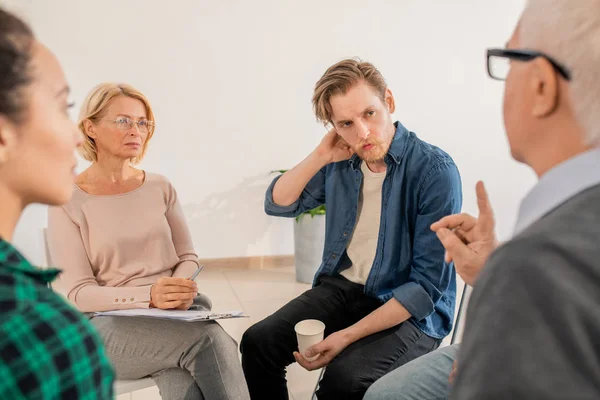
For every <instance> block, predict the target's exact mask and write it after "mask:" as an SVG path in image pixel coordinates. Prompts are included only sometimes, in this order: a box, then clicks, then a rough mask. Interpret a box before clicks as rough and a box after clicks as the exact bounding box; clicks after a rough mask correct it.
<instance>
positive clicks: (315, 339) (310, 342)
mask: <svg viewBox="0 0 600 400" xmlns="http://www.w3.org/2000/svg"><path fill="white" fill-rule="evenodd" d="M294 330H295V331H296V337H297V338H298V352H299V353H300V354H302V356H303V357H304V358H305V359H306V360H308V361H315V360H316V359H317V358H319V356H320V354H317V355H315V356H313V357H306V356H305V355H304V353H305V352H306V350H308V348H309V347H311V346H314V345H315V344H317V343H319V342H321V341H323V335H324V334H325V324H324V323H322V322H321V321H319V320H316V319H305V320H304V321H300V322H298V323H297V324H296V326H295V327H294Z"/></svg>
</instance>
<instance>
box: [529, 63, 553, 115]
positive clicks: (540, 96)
mask: <svg viewBox="0 0 600 400" xmlns="http://www.w3.org/2000/svg"><path fill="white" fill-rule="evenodd" d="M532 67H533V70H532V73H531V90H532V91H533V107H532V110H531V112H532V114H533V116H534V117H536V118H544V117H547V116H548V115H550V114H552V113H553V112H554V111H555V110H556V108H557V107H558V103H559V97H558V96H559V93H558V74H557V73H556V71H555V70H554V67H552V64H550V62H548V60H545V59H543V58H541V57H540V58H538V59H537V60H535V61H534V62H533V66H532Z"/></svg>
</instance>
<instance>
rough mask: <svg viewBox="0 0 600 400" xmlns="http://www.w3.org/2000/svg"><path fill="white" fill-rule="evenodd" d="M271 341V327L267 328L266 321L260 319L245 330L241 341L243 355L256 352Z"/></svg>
mask: <svg viewBox="0 0 600 400" xmlns="http://www.w3.org/2000/svg"><path fill="white" fill-rule="evenodd" d="M268 343H269V329H267V326H266V323H265V321H260V322H258V323H256V324H254V325H252V326H251V327H250V328H248V329H247V330H246V332H244V334H243V335H242V341H241V343H240V351H241V353H242V356H244V355H250V354H256V353H257V352H260V351H261V350H262V349H264V348H265V347H268Z"/></svg>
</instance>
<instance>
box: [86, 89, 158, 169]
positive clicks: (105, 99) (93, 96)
mask: <svg viewBox="0 0 600 400" xmlns="http://www.w3.org/2000/svg"><path fill="white" fill-rule="evenodd" d="M120 96H125V97H131V98H132V99H137V100H139V101H141V102H142V103H143V104H144V107H145V108H146V116H147V118H148V120H150V121H154V122H155V123H156V121H155V119H154V112H152V106H151V105H150V102H149V101H148V99H147V98H146V96H144V94H143V93H142V92H140V91H139V90H137V89H136V88H134V87H133V86H131V85H127V84H124V83H101V84H99V85H98V86H96V87H95V88H93V89H92V90H91V91H90V92H89V93H88V95H87V97H86V98H85V100H84V102H83V105H82V106H81V110H80V112H79V123H78V127H79V130H80V131H81V133H82V134H83V137H84V140H83V143H82V144H81V146H80V147H79V148H78V149H77V151H78V152H79V154H80V155H81V156H82V157H83V158H84V159H86V160H87V161H91V162H95V161H98V148H97V147H96V142H95V141H94V139H92V138H91V137H90V136H89V135H88V133H87V132H86V130H85V121H87V120H90V121H92V123H98V121H100V119H101V118H102V117H104V115H105V114H106V109H107V108H108V106H109V105H110V103H111V101H112V100H114V99H115V98H117V97H120ZM153 135H154V129H152V130H150V132H148V137H147V138H146V141H145V142H144V146H143V147H142V153H141V154H140V155H139V156H138V157H135V158H132V159H131V163H132V164H138V163H139V162H140V161H142V159H143V158H144V156H145V155H146V150H147V149H148V143H149V142H150V139H151V138H152V136H153Z"/></svg>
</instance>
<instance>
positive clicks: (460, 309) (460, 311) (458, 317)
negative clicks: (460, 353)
mask: <svg viewBox="0 0 600 400" xmlns="http://www.w3.org/2000/svg"><path fill="white" fill-rule="evenodd" d="M468 290H469V287H468V286H467V284H465V288H464V289H463V292H462V295H461V296H460V303H459V305H458V314H456V321H455V323H454V329H453V332H452V339H451V340H450V344H454V343H455V342H456V336H457V335H458V330H459V329H458V328H459V325H460V320H461V318H462V316H463V315H462V314H463V308H464V306H465V298H466V297H467V291H468Z"/></svg>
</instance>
